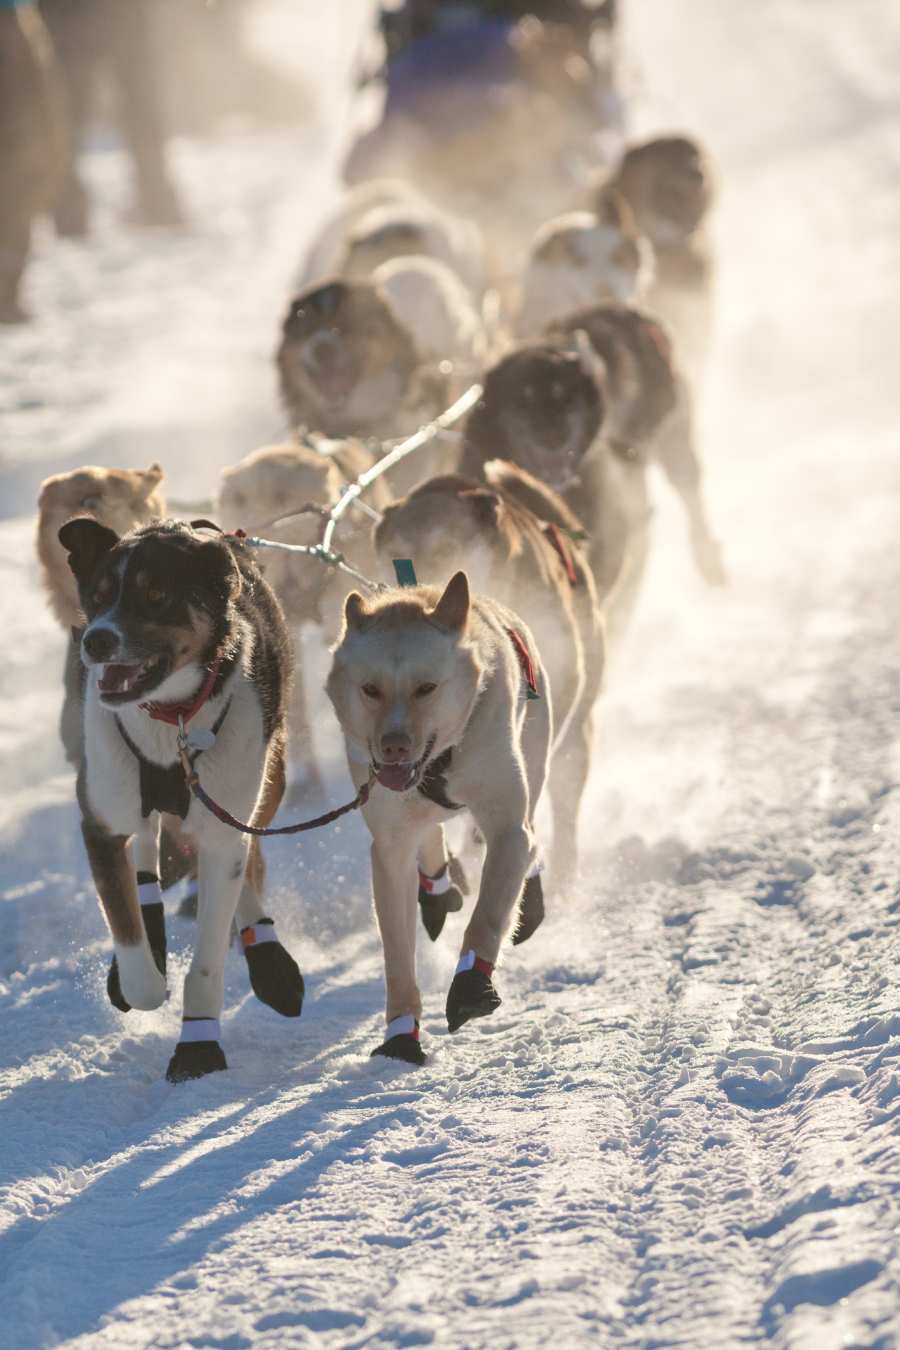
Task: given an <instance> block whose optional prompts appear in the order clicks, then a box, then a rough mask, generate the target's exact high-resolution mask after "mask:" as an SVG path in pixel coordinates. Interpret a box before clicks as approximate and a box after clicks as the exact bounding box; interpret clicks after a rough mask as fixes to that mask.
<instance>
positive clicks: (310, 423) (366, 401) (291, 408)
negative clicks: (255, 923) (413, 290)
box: [277, 280, 449, 492]
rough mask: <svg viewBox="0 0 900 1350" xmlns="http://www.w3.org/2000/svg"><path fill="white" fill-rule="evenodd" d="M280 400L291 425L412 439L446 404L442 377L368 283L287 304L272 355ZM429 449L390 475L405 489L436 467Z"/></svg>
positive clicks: (332, 285) (339, 284) (336, 285)
mask: <svg viewBox="0 0 900 1350" xmlns="http://www.w3.org/2000/svg"><path fill="white" fill-rule="evenodd" d="M277 363H278V371H279V376H280V381H281V394H282V401H283V403H284V406H285V409H286V411H287V414H288V417H289V418H290V421H291V424H292V426H294V427H305V428H307V429H308V430H310V431H314V432H320V433H322V434H324V435H326V436H334V437H353V436H360V437H363V438H366V437H376V438H378V439H379V440H390V439H393V438H397V437H403V436H407V435H410V434H411V433H412V432H414V431H416V430H418V428H419V427H420V426H421V425H422V424H423V423H425V422H428V421H430V420H431V419H432V418H433V417H435V416H436V415H437V414H438V413H439V412H442V411H443V409H444V408H445V407H446V406H447V403H448V401H449V397H448V384H447V376H446V375H445V374H443V373H442V372H440V371H439V370H436V369H435V368H433V367H432V368H429V367H427V364H426V363H425V361H424V359H423V357H422V354H421V353H420V352H419V350H418V348H417V347H416V344H415V341H414V340H413V336H412V334H411V333H410V331H409V329H408V328H407V327H406V326H405V325H404V324H403V323H402V322H401V321H400V319H399V318H398V317H397V315H396V314H395V312H394V310H393V308H392V306H391V304H390V302H389V300H388V297H387V295H386V294H385V293H384V291H383V290H382V289H381V287H379V286H375V285H373V284H372V283H371V282H367V281H340V280H335V281H328V282H325V283H323V284H322V285H319V286H315V287H313V288H312V289H311V290H306V291H303V292H301V294H300V295H298V296H297V297H296V298H295V299H294V300H293V301H292V302H291V306H290V309H289V311H288V314H287V316H286V318H285V321H284V324H283V328H282V338H281V343H280V345H279V348H278V353H277ZM441 453H442V452H441V447H440V445H439V444H438V443H435V444H433V445H431V446H429V447H428V448H427V449H426V450H424V451H422V452H420V454H417V455H416V456H415V462H414V463H403V464H401V465H399V466H398V468H397V469H396V470H394V471H393V472H392V473H391V475H390V478H389V481H390V483H391V486H392V487H393V488H394V489H395V490H396V491H401V492H404V491H408V489H409V488H410V487H412V486H413V484H414V483H415V482H416V481H418V479H419V478H421V477H424V476H427V475H428V474H429V473H433V472H435V471H436V470H437V468H438V467H439V462H440V459H441Z"/></svg>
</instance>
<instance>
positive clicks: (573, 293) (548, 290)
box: [516, 194, 652, 337]
mask: <svg viewBox="0 0 900 1350" xmlns="http://www.w3.org/2000/svg"><path fill="white" fill-rule="evenodd" d="M651 257H652V255H651V251H650V250H649V248H648V247H647V245H646V242H645V240H643V239H642V238H641V236H640V234H639V232H638V229H637V226H636V225H635V220H634V216H633V214H632V212H631V210H630V208H629V207H628V205H627V203H626V202H625V201H624V200H623V199H622V198H621V197H619V196H616V195H615V194H610V195H609V196H607V197H606V198H604V199H603V200H602V202H601V203H599V204H598V209H597V213H596V214H595V215H592V214H591V213H589V212H586V211H573V212H570V213H569V214H568V215H564V216H557V217H556V218H555V219H553V220H549V221H547V223H546V224H545V225H543V226H542V227H541V229H540V230H538V232H537V234H536V236H535V238H534V241H533V243H532V245H531V250H530V253H529V256H528V260H527V263H526V265H525V270H524V273H523V276H522V284H521V296H520V300H519V305H518V313H517V316H516V332H517V333H518V335H519V336H520V337H535V336H537V335H538V334H539V333H541V332H543V330H544V329H545V328H546V327H547V325H548V324H549V323H551V322H552V321H553V320H554V319H559V318H561V317H562V316H563V315H565V314H568V313H570V312H571V311H572V310H573V309H578V308H581V307H583V306H585V305H589V304H597V303H598V302H599V301H601V300H619V301H639V300H640V299H641V297H642V296H643V294H644V293H645V292H646V290H647V287H648V286H649V284H650V278H651V276H652V261H651Z"/></svg>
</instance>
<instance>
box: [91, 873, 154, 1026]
mask: <svg viewBox="0 0 900 1350" xmlns="http://www.w3.org/2000/svg"><path fill="white" fill-rule="evenodd" d="M137 880H138V888H137V889H138V900H139V902H140V906H141V918H142V919H143V921H144V932H145V933H146V934H147V941H148V942H149V943H150V951H151V952H152V953H153V960H154V961H155V962H156V968H157V970H158V971H159V972H160V974H162V975H165V973H166V911H165V909H164V908H163V902H162V895H161V894H160V889H159V882H158V881H157V879H156V877H155V876H154V875H153V873H152V872H138V874H137ZM106 992H107V994H108V995H109V1001H110V1003H111V1004H112V1005H113V1007H114V1008H118V1010H119V1012H131V1004H130V1003H129V1002H128V1000H127V999H126V998H125V995H124V994H123V993H122V985H121V982H120V980H119V963H118V961H117V960H116V958H115V957H113V959H112V961H111V962H110V965H109V974H108V975H107V977H106Z"/></svg>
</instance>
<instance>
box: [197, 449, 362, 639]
mask: <svg viewBox="0 0 900 1350" xmlns="http://www.w3.org/2000/svg"><path fill="white" fill-rule="evenodd" d="M341 481H342V480H341V474H340V472H339V470H338V468H337V465H336V464H335V463H334V461H333V460H331V459H329V458H328V457H327V456H326V455H320V454H317V453H316V451H315V450H311V449H309V448H308V447H307V446H304V445H274V446H265V447H263V449H261V450H254V451H253V453H252V454H250V455H247V456H246V458H244V459H242V460H241V461H240V463H239V464H235V465H234V466H233V467H232V468H230V469H225V470H224V471H223V473H222V480H221V482H220V484H219V492H218V496H217V498H216V504H215V514H216V519H217V520H218V521H219V522H220V523H221V524H222V526H223V528H224V529H226V530H232V529H237V528H239V527H242V528H244V529H245V530H247V531H248V532H249V533H254V534H265V536H266V538H268V539H274V540H277V541H279V542H281V543H285V544H305V545H310V544H315V543H316V542H317V541H318V539H319V538H320V536H321V533H322V521H321V517H319V516H318V515H316V514H315V513H313V512H310V513H308V514H303V515H296V516H292V517H291V518H290V519H285V520H284V521H279V517H281V516H286V515H287V514H288V513H289V512H291V511H297V510H299V508H300V507H303V506H306V505H317V506H322V507H325V506H330V505H331V504H332V502H335V501H336V500H337V498H338V495H339V493H340V489H341ZM258 565H259V568H260V571H261V572H262V573H263V575H264V576H265V578H266V581H268V583H269V585H270V586H271V587H272V589H273V590H274V591H275V593H276V595H277V596H278V599H279V600H280V601H281V604H282V605H283V607H284V610H285V613H286V614H287V615H288V617H289V618H291V619H292V620H293V621H294V622H297V623H302V622H303V621H305V620H307V619H316V618H318V617H319V605H320V602H321V598H322V592H323V590H324V586H325V583H326V581H327V580H328V578H329V571H328V569H327V568H325V567H322V566H321V564H319V563H317V562H315V560H314V559H306V560H304V559H303V558H297V557H296V555H292V554H289V553H282V552H279V551H278V550H277V549H271V550H269V549H266V550H263V551H262V552H261V554H260V556H259V564H258Z"/></svg>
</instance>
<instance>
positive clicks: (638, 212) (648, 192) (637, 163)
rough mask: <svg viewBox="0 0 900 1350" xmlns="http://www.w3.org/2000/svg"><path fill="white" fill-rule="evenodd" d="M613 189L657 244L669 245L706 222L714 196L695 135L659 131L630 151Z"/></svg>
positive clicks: (706, 162) (705, 159)
mask: <svg viewBox="0 0 900 1350" xmlns="http://www.w3.org/2000/svg"><path fill="white" fill-rule="evenodd" d="M610 188H611V189H612V190H614V191H617V192H619V193H621V194H622V196H623V197H625V198H626V199H627V201H628V203H629V205H630V206H631V209H632V210H633V211H634V214H635V217H636V219H637V223H638V227H639V228H640V230H641V231H642V232H643V233H644V234H646V235H647V236H648V238H649V239H650V240H651V241H652V242H653V244H654V245H655V246H657V247H665V246H666V245H667V244H677V243H680V242H681V241H682V240H684V239H686V238H688V236H690V235H692V234H693V233H694V231H695V230H696V229H697V228H698V227H699V226H700V224H701V223H702V221H703V219H704V217H705V216H706V214H707V212H708V211H709V209H710V206H711V205H712V200H713V191H714V189H713V173H712V167H711V165H710V162H709V157H708V155H707V154H706V152H705V151H704V150H703V149H702V147H701V146H700V145H699V144H698V142H697V141H695V140H693V139H692V138H691V137H689V136H659V137H657V138H655V139H654V140H650V141H644V142H643V143H642V144H640V145H634V146H632V147H631V149H630V150H628V151H626V153H625V156H624V158H623V159H622V163H621V165H620V166H619V169H618V172H617V173H616V175H615V177H614V179H613V180H612V183H611V184H610ZM602 196H603V193H602V192H601V197H602Z"/></svg>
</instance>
